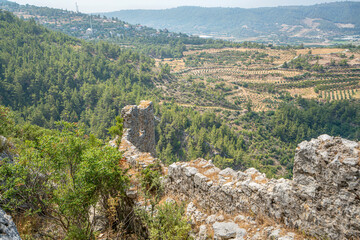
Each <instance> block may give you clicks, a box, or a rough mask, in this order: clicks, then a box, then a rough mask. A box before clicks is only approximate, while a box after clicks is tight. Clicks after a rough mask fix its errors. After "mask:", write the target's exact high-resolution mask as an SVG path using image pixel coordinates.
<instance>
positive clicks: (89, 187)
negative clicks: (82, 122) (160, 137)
mask: <svg viewBox="0 0 360 240" xmlns="http://www.w3.org/2000/svg"><path fill="white" fill-rule="evenodd" d="M60 128H61V129H62V130H60V131H53V132H52V134H44V135H42V136H40V137H39V139H37V141H26V144H25V145H24V146H23V147H20V148H19V150H20V153H19V157H18V158H17V159H16V161H15V162H9V161H8V162H3V164H2V165H1V166H0V181H1V182H3V183H4V184H3V185H2V186H0V190H1V192H2V201H3V205H2V206H3V207H4V208H5V209H7V210H23V211H26V212H27V213H28V214H39V215H41V216H43V217H45V218H46V219H48V222H49V223H51V224H55V226H57V227H58V228H60V229H62V232H63V235H64V236H62V237H65V238H67V239H91V238H93V226H94V225H93V222H92V221H91V218H90V212H89V210H90V209H91V208H92V207H95V205H96V204H97V203H102V202H107V199H108V198H109V197H115V196H124V195H125V191H126V189H127V187H128V182H129V180H128V178H127V177H126V175H125V173H126V170H123V169H121V168H120V166H119V159H121V154H120V152H118V151H117V150H116V149H115V148H112V147H109V146H102V144H101V142H100V141H99V140H97V139H96V138H95V137H87V136H86V135H84V133H83V131H82V130H81V129H78V128H77V126H76V124H70V123H66V122H62V123H61V124H60ZM4 199H6V200H4ZM53 237H54V238H58V237H59V236H53Z"/></svg>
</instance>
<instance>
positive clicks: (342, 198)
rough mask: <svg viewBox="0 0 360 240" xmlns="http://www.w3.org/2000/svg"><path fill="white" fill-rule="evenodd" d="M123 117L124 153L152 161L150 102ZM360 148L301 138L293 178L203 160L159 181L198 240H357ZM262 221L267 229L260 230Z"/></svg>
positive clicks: (183, 165)
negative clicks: (183, 205)
mask: <svg viewBox="0 0 360 240" xmlns="http://www.w3.org/2000/svg"><path fill="white" fill-rule="evenodd" d="M122 116H123V118H124V121H125V124H124V127H125V131H124V136H123V139H122V144H121V146H120V149H121V150H123V151H125V154H124V156H125V157H126V158H127V160H128V161H129V162H131V163H132V164H140V165H143V166H146V165H147V164H148V163H149V162H153V161H154V158H153V156H154V155H155V140H154V137H155V136H154V135H153V134H154V120H153V118H154V116H153V110H152V104H151V103H150V102H142V103H141V104H140V106H128V107H125V108H124V109H123V111H122ZM359 151H360V150H359V144H358V143H357V142H353V141H349V140H346V139H342V138H339V137H330V136H328V135H321V136H320V137H318V138H317V139H312V140H311V141H304V142H302V143H301V144H299V146H298V148H297V149H296V154H295V159H294V178H293V180H286V179H267V178H266V177H265V175H264V174H262V173H260V172H259V171H257V170H256V169H253V168H251V169H248V170H246V171H245V172H241V171H238V172H236V171H234V170H232V169H230V168H227V169H224V170H220V169H219V168H217V167H215V166H214V165H213V163H212V162H211V161H206V160H204V159H197V160H195V161H192V162H186V163H184V162H179V163H174V164H172V165H170V166H169V168H168V174H167V177H166V178H165V180H164V184H165V191H166V195H167V196H171V198H173V199H179V200H182V201H186V202H188V203H189V202H190V203H189V204H188V209H187V213H188V215H189V217H190V218H191V219H192V222H193V223H194V228H195V229H196V231H197V235H196V238H198V239H206V237H207V235H208V233H209V232H210V233H212V236H213V237H214V238H215V239H245V238H247V239H263V238H270V239H301V238H302V237H304V235H306V234H308V235H310V236H313V237H316V238H319V239H357V238H359V236H360V163H359ZM146 152H149V153H146ZM264 219H265V220H264ZM264 221H265V222H268V223H269V222H270V223H271V224H267V227H264V226H265V225H264ZM269 225H270V226H269ZM241 226H242V227H241ZM286 229H288V230H289V229H297V230H296V231H295V232H296V233H293V232H290V233H289V231H285V230H286ZM287 233H289V234H287ZM299 233H300V235H299Z"/></svg>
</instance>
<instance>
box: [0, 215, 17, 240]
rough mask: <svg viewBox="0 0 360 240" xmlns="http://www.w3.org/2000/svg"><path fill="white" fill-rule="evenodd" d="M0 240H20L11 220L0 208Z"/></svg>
mask: <svg viewBox="0 0 360 240" xmlns="http://www.w3.org/2000/svg"><path fill="white" fill-rule="evenodd" d="M0 239H1V240H21V237H20V235H19V232H18V230H17V228H16V226H15V224H14V222H13V220H12V218H11V216H10V215H7V214H6V213H5V212H4V210H2V209H1V208H0Z"/></svg>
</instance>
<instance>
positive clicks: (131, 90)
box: [0, 12, 158, 137]
mask: <svg viewBox="0 0 360 240" xmlns="http://www.w3.org/2000/svg"><path fill="white" fill-rule="evenodd" d="M0 14H1V15H0V25H1V28H0V63H1V65H0V79H1V81H0V96H1V97H0V102H1V104H3V105H6V106H8V107H11V108H12V109H13V110H14V111H16V112H17V113H18V114H19V121H20V119H26V120H28V121H29V122H30V123H32V124H36V125H39V126H44V127H48V128H52V127H53V124H54V121H58V120H65V121H71V122H79V123H83V124H85V126H86V128H87V129H89V130H90V131H92V132H93V133H95V134H96V135H97V136H99V137H105V132H106V129H107V128H108V127H109V126H110V123H111V121H112V120H114V119H115V116H117V115H118V114H119V110H120V109H121V108H122V107H124V106H125V105H127V104H134V103H136V102H138V101H140V100H141V99H142V98H144V97H145V96H146V95H147V94H151V91H150V89H152V81H151V80H152V79H153V78H154V77H158V74H157V73H155V72H153V71H152V68H153V66H154V61H153V60H152V59H151V58H149V57H146V56H144V55H141V54H139V53H138V52H136V51H132V50H129V49H121V48H120V47H118V46H116V45H111V44H108V43H105V42H101V43H98V44H91V43H87V42H85V41H81V40H78V39H76V38H72V37H69V36H67V35H65V34H63V33H58V32H52V31H49V30H47V29H45V28H44V27H41V26H39V25H37V24H36V23H35V22H34V21H33V20H31V21H22V20H19V19H18V18H16V17H14V16H13V15H12V14H10V13H6V12H4V13H0Z"/></svg>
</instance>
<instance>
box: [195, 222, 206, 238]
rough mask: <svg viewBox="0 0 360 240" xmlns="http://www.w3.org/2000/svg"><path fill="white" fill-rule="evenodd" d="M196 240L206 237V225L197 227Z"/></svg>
mask: <svg viewBox="0 0 360 240" xmlns="http://www.w3.org/2000/svg"><path fill="white" fill-rule="evenodd" d="M197 239H198V240H206V239H207V228H206V225H201V226H200V228H199V234H198V237H197Z"/></svg>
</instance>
